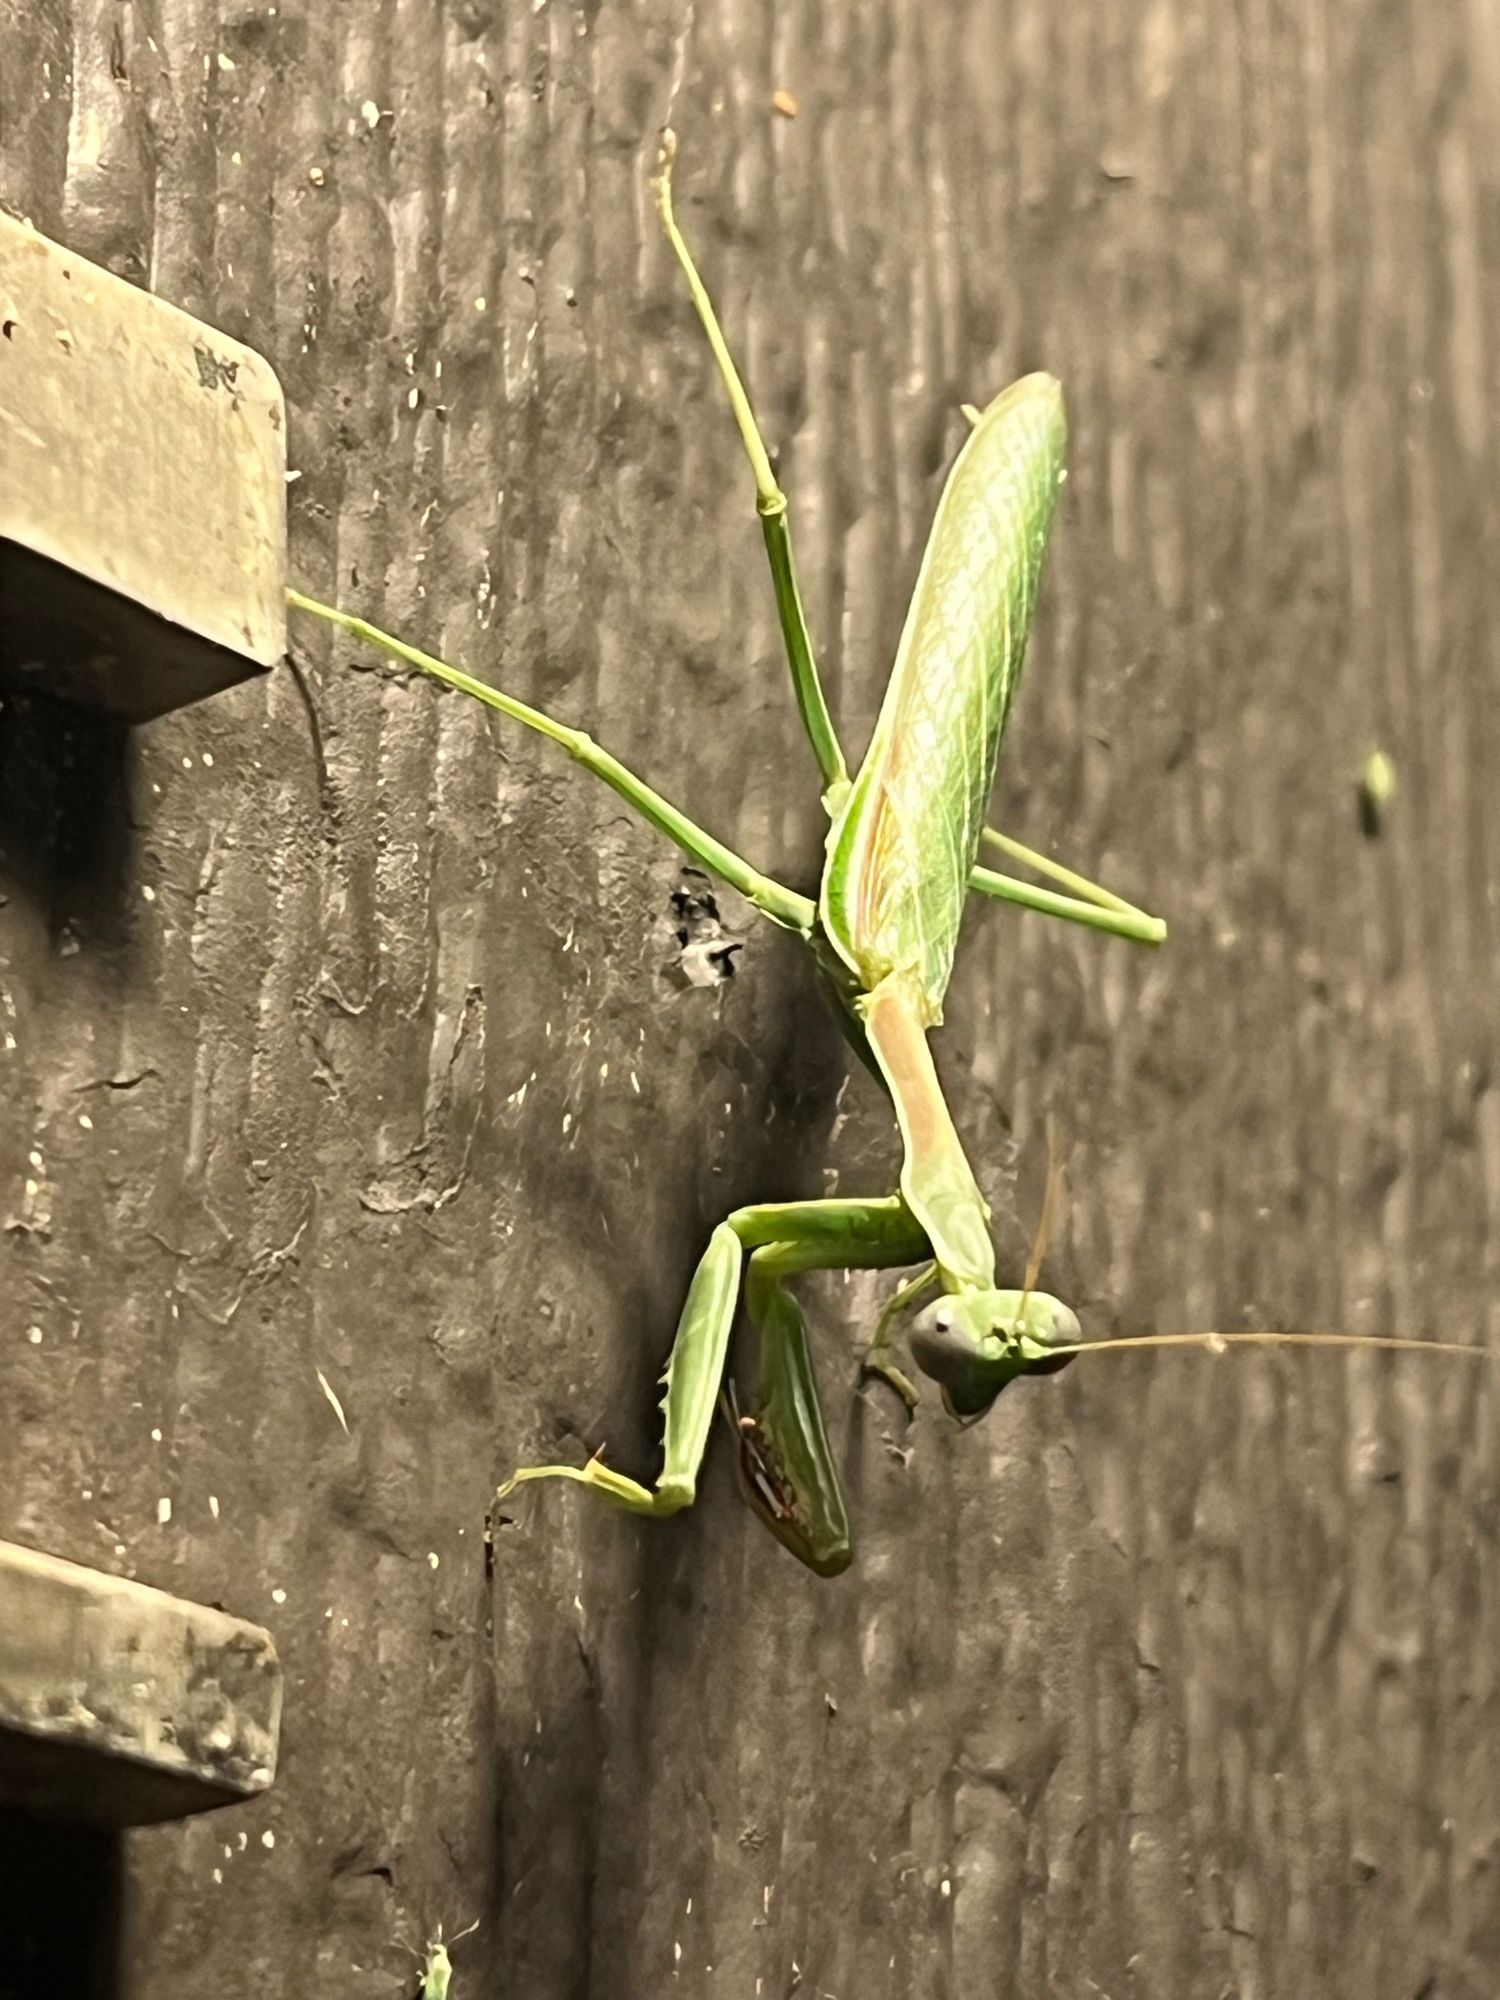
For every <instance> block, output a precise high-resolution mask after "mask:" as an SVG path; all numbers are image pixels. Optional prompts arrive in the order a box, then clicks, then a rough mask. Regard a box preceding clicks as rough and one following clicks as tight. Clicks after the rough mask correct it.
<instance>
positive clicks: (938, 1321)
mask: <svg viewBox="0 0 1500 2000" xmlns="http://www.w3.org/2000/svg"><path fill="white" fill-rule="evenodd" d="M1082 1331H1083V1330H1082V1328H1081V1327H1080V1326H1079V1324H1078V1316H1077V1314H1076V1313H1074V1312H1073V1310H1072V1309H1071V1307H1069V1306H1065V1305H1064V1304H1063V1303H1062V1301H1061V1300H1060V1299H1054V1298H1052V1297H1050V1296H1049V1295H1048V1294H1047V1293H1046V1292H1033V1291H1021V1292H1015V1291H1011V1292H990V1291H977V1290H976V1291H963V1292H949V1293H947V1294H946V1295H945V1296H944V1297H943V1298H940V1299H935V1300H934V1301H933V1303H932V1304H931V1305H930V1306H928V1307H927V1308H926V1309H925V1311H923V1312H920V1313H918V1315H917V1317H916V1319H915V1320H914V1321H913V1322H912V1329H911V1355H912V1359H913V1361H915V1362H916V1364H917V1366H918V1367H919V1368H920V1369H921V1371H922V1373H923V1374H924V1375H928V1376H930V1377H931V1378H932V1380H933V1381H934V1382H937V1383H939V1384H940V1385H941V1387H942V1391H943V1401H944V1402H945V1403H946V1404H947V1406H948V1409H949V1410H950V1412H951V1413H952V1414H953V1415H954V1416H956V1417H981V1416H983V1415H984V1413H985V1411H986V1410H987V1409H988V1408H989V1407H990V1404H991V1403H993V1402H994V1400H995V1398H996V1397H997V1396H998V1395H999V1393H1000V1391H1001V1390H1002V1389H1003V1388H1005V1387H1006V1385H1007V1384H1008V1383H1010V1382H1014V1381H1015V1379H1016V1377H1017V1376H1018V1375H1052V1374H1055V1373H1056V1372H1057V1370H1058V1369H1059V1368H1065V1367H1066V1366H1067V1364H1068V1362H1069V1361H1071V1360H1072V1358H1073V1356H1072V1353H1071V1352H1069V1351H1068V1350H1070V1349H1072V1348H1073V1347H1074V1346H1075V1345H1076V1344H1077V1342H1078V1341H1079V1339H1080V1338H1081V1335H1082ZM1058 1348H1062V1349H1063V1350H1064V1352H1062V1353H1060V1354H1059V1353H1057V1352H1056V1351H1055V1350H1056V1349H1058Z"/></svg>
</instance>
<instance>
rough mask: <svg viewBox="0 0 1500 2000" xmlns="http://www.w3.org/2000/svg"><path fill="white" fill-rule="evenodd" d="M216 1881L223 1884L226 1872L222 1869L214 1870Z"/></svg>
mask: <svg viewBox="0 0 1500 2000" xmlns="http://www.w3.org/2000/svg"><path fill="white" fill-rule="evenodd" d="M214 1880H215V1881H216V1882H222V1881H223V1880H224V1870H223V1869H222V1868H216V1869H215V1870H214Z"/></svg>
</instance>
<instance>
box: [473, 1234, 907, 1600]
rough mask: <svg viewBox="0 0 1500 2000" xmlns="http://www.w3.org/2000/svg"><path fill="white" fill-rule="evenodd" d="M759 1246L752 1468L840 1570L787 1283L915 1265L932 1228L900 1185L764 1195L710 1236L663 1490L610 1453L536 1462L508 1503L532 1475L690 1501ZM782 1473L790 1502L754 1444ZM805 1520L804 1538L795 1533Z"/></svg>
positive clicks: (654, 1503) (616, 1499)
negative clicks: (812, 1196) (789, 1196)
mask: <svg viewBox="0 0 1500 2000" xmlns="http://www.w3.org/2000/svg"><path fill="white" fill-rule="evenodd" d="M747 1254H748V1255H749V1257H750V1278H749V1282H748V1284H747V1287H746V1290H747V1294H748V1304H749V1307H750V1313H751V1318H752V1321H753V1322H754V1324H755V1327H756V1331H757V1334H758V1335H759V1338H760V1362H761V1392H762V1396H763V1399H764V1400H763V1407H762V1408H761V1409H760V1410H759V1411H758V1412H757V1413H756V1414H755V1415H754V1416H752V1417H750V1418H749V1419H748V1420H745V1421H742V1423H741V1425H740V1436H741V1469H742V1471H743V1472H745V1473H746V1475H747V1485H748V1486H749V1487H750V1497H751V1500H752V1504H753V1505H755V1506H756V1511H757V1512H759V1513H760V1514H761V1517H762V1519H764V1520H765V1521H766V1522H767V1525H768V1526H770V1527H771V1529H772V1531H773V1533H775V1534H776V1535H777V1537H778V1539H780V1540H782V1541H784V1542H786V1543H787V1546H788V1547H791V1548H793V1550H794V1552H795V1553H797V1554H799V1555H801V1556H802V1557H803V1560H804V1561H807V1562H808V1563H809V1564H810V1566H811V1567H813V1568H815V1569H822V1570H824V1571H825V1573H832V1570H833V1569H840V1568H843V1567H844V1565H845V1564H846V1563H847V1562H848V1559H849V1558H848V1527H847V1521H846V1520H844V1522H843V1527H842V1540H843V1553H842V1560H839V1559H838V1556H839V1549H838V1544H839V1538H840V1537H839V1521H840V1519H842V1515H843V1500H842V1495H841V1493H840V1491H839V1485H838V1475H837V1472H836V1470H835V1469H834V1466H833V1462H832V1457H831V1454H830V1452H829V1449H828V1440H827V1436H826V1433H825V1431H824V1429H823V1421H822V1416H821V1413H820V1411H819V1408H818V1403H817V1390H816V1385H815V1384H814V1381H813V1374H812V1364H811V1356H810V1352H809V1349H808V1342H807V1330H806V1326H805V1323H804V1321H803V1318H802V1313H801V1309H800V1307H799V1306H798V1305H797V1303H796V1301H795V1300H794V1299H793V1298H792V1296H791V1294H790V1293H789V1292H788V1291H787V1290H786V1289H785V1286H784V1283H783V1280H784V1279H786V1278H787V1277H790V1276H792V1275H793V1274H795V1273H796V1272H799V1271H809V1270H838V1269H866V1270H868V1269H881V1268H888V1267H890V1266H894V1265H900V1264H914V1263H916V1262H917V1261H918V1260H919V1259H920V1258H922V1257H924V1256H926V1255H927V1239H926V1237H925V1236H924V1235H923V1233H922V1231H921V1229H920V1227H919V1226H918V1225H917V1223H916V1222H915V1221H914V1220H913V1218H912V1215H911V1213H910V1211H909V1210H908V1208H907V1207H906V1204H905V1202H903V1201H902V1199H901V1198H900V1196H899V1195H892V1196H889V1197H887V1198H883V1199H879V1200H871V1201H802V1202H777V1203H763V1204H760V1205H757V1206H755V1207H750V1208H741V1209H736V1210H735V1212H734V1213H733V1214H732V1215H730V1216H729V1217H728V1218H727V1219H726V1220H725V1221H723V1222H721V1223H720V1224H719V1226H718V1228H717V1229H716V1230H715V1231H714V1233H713V1235H712V1236H711V1237H710V1238H709V1242H708V1247H707V1249H706V1250H705V1251H704V1253H703V1256H702V1258H701V1259H700V1260H699V1263H698V1268H697V1270H696V1271H695V1272H694V1274H693V1279H692V1283H691V1284H690V1285H689V1287H688V1295H687V1299H686V1301H685V1303H684V1305H683V1308H682V1314H681V1317H680V1319H679V1320H678V1324H677V1334H676V1337H675V1339H674V1341H673V1343H672V1352H671V1356H670V1358H669V1360H668V1363H667V1371H666V1377H665V1382H666V1395H665V1396H664V1397H663V1399H662V1410H663V1414H664V1425H663V1449H662V1469H661V1473H660V1475H659V1476H658V1478H657V1480H656V1483H655V1486H654V1487H647V1486H644V1485H642V1484H641V1483H640V1482H639V1481H638V1480H634V1479H631V1478H629V1477H628V1476H627V1475H626V1474H624V1473H621V1472H616V1471H615V1470H614V1468H613V1467H612V1466H608V1465H605V1464H604V1463H603V1461H602V1459H600V1458H599V1457H597V1456H596V1457H594V1458H591V1459H590V1460H589V1461H588V1463H587V1464H586V1465H581V1466H578V1465H530V1466H524V1467H523V1468H522V1469H521V1470H520V1471H518V1472H515V1473H513V1474H512V1475H511V1477H510V1478H509V1479H508V1480H507V1481H506V1482H505V1484H504V1485H503V1486H502V1487H501V1488H500V1490H499V1492H498V1494H497V1495H496V1498H497V1500H504V1499H505V1498H506V1497H507V1496H508V1495H509V1494H510V1493H511V1492H513V1491H514V1489H515V1488H516V1487H517V1486H519V1485H521V1484H523V1483H524V1482H525V1481H527V1480H532V1479H572V1480H575V1481H577V1482H578V1483H579V1484H580V1485H583V1486H589V1487H592V1488H593V1489H594V1491H595V1492H597V1493H599V1494H600V1495H602V1497H603V1498H604V1499H606V1500H609V1501H612V1502H613V1503H614V1505H616V1506H617V1507H624V1508H626V1509H628V1510H629V1511H630V1512H632V1513H636V1514H647V1515H652V1516H656V1517H658V1518H660V1517H664V1516H667V1515H670V1514H676V1513H678V1512H680V1511H681V1509H683V1508H684V1507H690V1506H691V1505H692V1503H693V1500H694V1498H695V1496H696V1493H697V1480H698V1472H699V1468H700V1467H701V1465H702V1462H703V1453H704V1450H705V1448H706V1446H707V1443H708V1432H709V1427H710V1425H711V1424H712V1421H713V1413H714V1406H715V1403H716V1402H717V1400H718V1395H719V1390H720V1386H721V1384H722V1381H723V1377H724V1364H725V1360H726V1357H727V1354H728V1349H729V1337H730V1334H731V1332H732V1331H733V1328H734V1319H735V1312H736V1309H737V1306H738V1303H739V1294H740V1284H741V1279H742V1276H743V1274H744V1264H745V1258H746V1256H747ZM752 1449H753V1451H754V1453H755V1463H756V1468H757V1470H758V1471H759V1472H760V1473H762V1474H764V1475H766V1476H768V1477H770V1478H771V1479H772V1480H773V1481H774V1483H775V1487H776V1490H777V1493H778V1505H777V1506H776V1507H772V1506H771V1505H770V1504H769V1503H768V1502H767V1497H766V1493H765V1492H764V1491H763V1490H761V1491H760V1492H759V1494H758V1497H757V1490H756V1488H755V1486H754V1482H753V1481H751V1480H750V1479H749V1463H748V1459H747V1456H746V1455H747V1454H748V1453H750V1452H751V1451H752ZM799 1522H805V1524H806V1532H805V1533H804V1535H803V1545H801V1546H799V1544H798V1542H797V1540H796V1539H794V1537H793V1535H792V1534H791V1533H788V1532H784V1530H786V1529H787V1527H788V1524H789V1523H790V1524H791V1526H792V1527H794V1528H795V1526H796V1524H797V1523H799Z"/></svg>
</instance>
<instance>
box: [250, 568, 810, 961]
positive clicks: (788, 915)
mask: <svg viewBox="0 0 1500 2000" xmlns="http://www.w3.org/2000/svg"><path fill="white" fill-rule="evenodd" d="M287 602H288V603H289V604H291V605H293V606H294V607H295V608H296V609H297V610H298V611H310V612H312V613H313V614H314V616H315V617H318V618H322V619H326V621H327V622H328V623H329V624H330V625H337V626H338V627H339V629H340V630H341V631H344V632H348V633H350V634H351V635H352V636H353V637H354V638H356V639H363V640H365V641H366V643H367V644H369V645H371V646H375V647H378V648H379V650H380V651H381V652H383V653H389V654H390V655H391V657H392V658H393V659H397V660H401V661H403V662H404V663H405V664H406V665H407V666H409V667H416V668H418V669H419V670H420V671H421V672H422V673H424V674H427V675H429V676H430V677H431V678H432V679H433V680H435V681H441V682H442V683H443V685H444V686H445V687H451V688H457V689H458V690H459V692H460V693H461V694H468V695H473V697H474V699H475V700H476V701H482V702H483V703H484V704H485V706H486V707H487V708H493V709H497V710H498V711H499V712H500V714H501V715H506V716H509V717H510V719H511V720H512V721H513V722H519V723H522V724H524V725H525V727H526V728H528V729H534V730H535V731H536V732H537V734H538V735H540V736H546V737H548V738H549V739H550V740H551V741H552V742H554V743H556V744H559V745H560V746H561V747H562V748H563V749H564V750H566V751H567V753H568V755H569V756H570V757H572V758H573V759H575V761H576V762H578V763H580V764H582V765H583V767H584V769H585V770H586V771H592V772H593V774H594V776H595V777H596V778H602V779H603V780H604V782H605V784H606V785H608V786H609V787H610V789H611V791H614V792H617V793H618V794H619V795H620V797H621V798H622V799H624V801H625V803H626V804H627V805H629V806H632V807H633V808H634V809H635V811H636V812H638V813H639V814H640V816H641V818H642V819H643V820H645V821H646V823H647V825H648V826H654V827H655V828H656V829H657V831H658V832H659V833H664V834H665V835H666V836H667V838H668V840H670V841H672V842H673V843H674V844H675V845H676V846H678V847H680V848H681V849H682V851H683V853H684V854H686V855H687V856H688V858H689V860H692V861H696V862H698V863H699V864H700V866H702V867H704V868H706V869H708V871H709V872H710V873H711V874H713V875H717V876H718V878H719V880H720V881H721V882H727V883H728V884H729V885H730V887H731V888H732V889H738V890H739V892H740V894H741V895H742V896H743V897H744V898H745V899H746V901H747V902H750V903H753V904H754V906H755V908H756V909H757V910H759V911H760V913H761V915H762V916H764V917H769V918H770V919H771V921H772V923H775V924H780V925H781V926H782V927H783V929H786V930H792V931H798V932H800V933H801V935H802V936H803V937H808V936H810V935H811V933H812V930H813V926H814V924H815V923H816V921H817V914H818V913H817V905H816V904H815V903H814V902H813V901H812V899H811V898H810V897H808V896H799V895H798V894H797V892H796V890H795V889H788V888H786V887H785V886H784V884H782V883H780V882H777V881H774V880H773V879H772V878H771V877H770V876H769V875H763V874H762V873H761V872H760V870H759V869H758V868H752V867H751V865H750V863H749V862H748V861H746V860H745V859H744V858H743V856H741V855H738V854H736V853H735V851H734V849H733V848H731V847H726V846H725V845H724V843H723V841H722V840H716V839H715V838H714V836H713V835H712V834H711V833H708V832H706V831H705V830H704V828H702V827H701V826H698V825H697V824H696V823H695V822H694V821H693V820H690V819H689V818H688V816H687V814H686V813H684V812H680V811H679V810H678V809H677V807H676V806H674V805H673V804H672V803H671V802H670V801H669V800H667V799H664V798H663V797H662V795H661V793H660V792H658V791H654V790H653V789H652V787H651V786H650V785H648V784H647V783H646V782H645V780H644V779H643V778H638V777H637V776H636V775H635V773H634V771H631V770H628V769H627V768H626V766H625V765H624V764H622V763H621V762H620V760H619V758H618V757H612V756H611V755H610V754H609V752H608V751H607V750H603V749H601V748H600V747H599V745H598V744H597V743H596V742H595V741H594V739H593V737H592V736H590V735H588V734H587V733H586V731H584V730H582V729H570V728H569V727H568V726H567V724H566V723H562V722H556V721H554V720H553V718H552V717H551V716H550V715H546V714H544V713H543V712H542V710H541V709H539V708H533V707H532V706H531V705H530V703H529V702H524V701H519V700H517V698H516V697H515V696H514V695H510V694H505V693H504V692H503V691H502V690H501V689H499V688H496V687H491V686H490V684H489V682H488V681H481V680H476V679H475V678H474V676H473V675H472V674H466V673H463V672H462V671H461V670H460V669H459V668H458V667H450V666H449V665H448V662H447V661H446V660H440V659H438V658H436V657H435V655H433V654H432V653H424V652H423V651H422V650H421V649H420V648H419V647H417V646H409V645H408V644H407V643H406V641H405V640H404V639H396V638H393V637H392V636H391V634H390V633H389V632H382V631H381V630H380V628H379V626H377V625H371V624H370V623H369V622H368V621H367V620H366V619H363V618H356V617H354V616H353V614H352V613H350V612H348V611H339V610H337V609H336V608H335V607H334V606H333V605H331V604H320V603H319V602H318V600H317V599H316V598H315V597H304V596H303V594H302V592H301V591H300V590H289V591H288V592H287Z"/></svg>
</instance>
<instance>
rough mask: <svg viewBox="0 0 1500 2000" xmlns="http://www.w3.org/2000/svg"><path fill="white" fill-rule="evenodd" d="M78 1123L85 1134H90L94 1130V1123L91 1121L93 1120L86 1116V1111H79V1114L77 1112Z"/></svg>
mask: <svg viewBox="0 0 1500 2000" xmlns="http://www.w3.org/2000/svg"><path fill="white" fill-rule="evenodd" d="M78 1122H79V1124H80V1125H81V1126H82V1127H83V1129H84V1131H85V1132H92V1131H93V1129H94V1121H93V1119H92V1118H90V1116H89V1114H88V1113H87V1112H86V1111H80V1112H79V1114H78Z"/></svg>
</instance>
